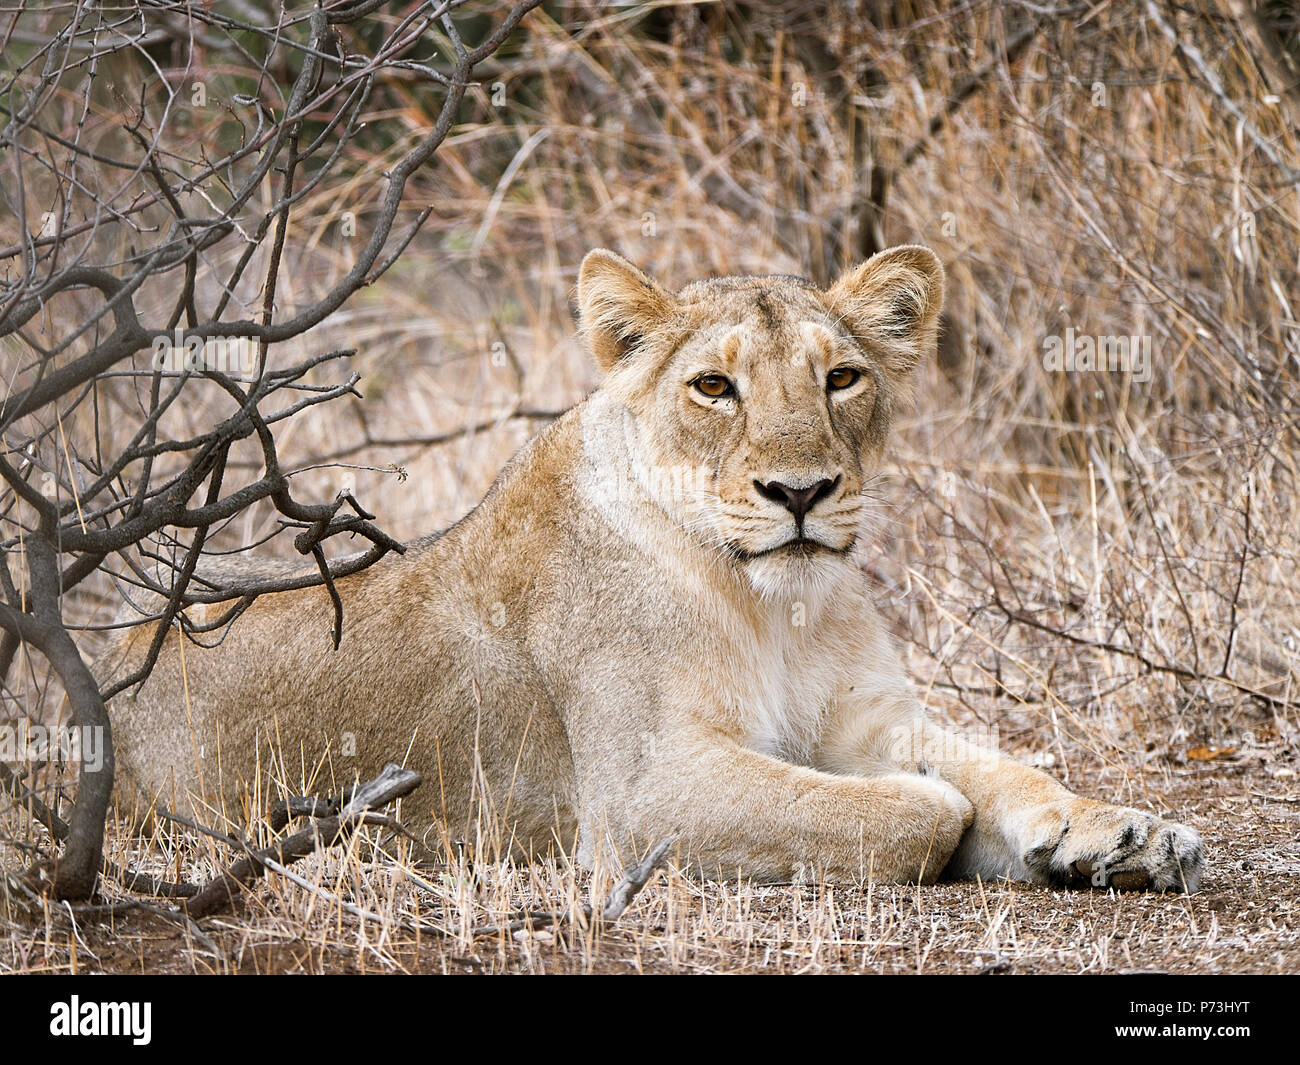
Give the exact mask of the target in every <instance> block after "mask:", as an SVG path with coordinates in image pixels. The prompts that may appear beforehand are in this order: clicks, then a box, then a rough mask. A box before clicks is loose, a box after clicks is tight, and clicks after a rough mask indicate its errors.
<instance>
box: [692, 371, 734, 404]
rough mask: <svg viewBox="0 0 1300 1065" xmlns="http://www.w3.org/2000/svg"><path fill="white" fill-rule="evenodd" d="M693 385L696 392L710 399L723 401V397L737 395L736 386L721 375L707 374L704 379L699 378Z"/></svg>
mask: <svg viewBox="0 0 1300 1065" xmlns="http://www.w3.org/2000/svg"><path fill="white" fill-rule="evenodd" d="M693 383H694V385H695V390H696V391H697V392H699V393H700V395H702V396H708V397H709V399H721V398H722V397H723V396H734V395H735V394H736V386H735V385H733V384H732V383H731V382H730V381H728V380H727V379H726V378H725V377H723V376H722V375H721V374H716V373H710V374H705V375H704V376H703V377H697V378H696V379H695V381H694V382H693Z"/></svg>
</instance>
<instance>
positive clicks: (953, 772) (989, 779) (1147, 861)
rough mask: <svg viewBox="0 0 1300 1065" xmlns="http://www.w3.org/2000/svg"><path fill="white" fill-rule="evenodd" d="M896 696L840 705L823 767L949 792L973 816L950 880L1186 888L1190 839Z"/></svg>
mask: <svg viewBox="0 0 1300 1065" xmlns="http://www.w3.org/2000/svg"><path fill="white" fill-rule="evenodd" d="M909 700H910V696H908V695H904V694H902V693H897V694H896V695H895V696H894V697H893V698H892V699H891V700H885V701H883V702H882V703H879V704H877V705H874V706H870V705H856V706H854V705H850V706H847V707H842V708H840V713H839V718H838V719H837V720H835V721H833V722H832V727H831V728H830V729H828V735H829V740H828V742H827V743H826V744H825V745H824V750H823V752H822V759H823V761H824V762H825V763H826V764H828V765H830V766H833V768H834V769H835V770H836V771H838V772H855V771H858V772H863V773H879V772H882V771H885V770H886V769H887V768H889V767H892V768H893V769H894V770H895V771H899V770H901V771H903V772H915V773H923V774H926V775H933V776H935V777H937V778H938V779H940V780H942V781H944V782H946V783H947V784H950V785H951V786H952V787H954V788H956V789H957V790H958V791H960V792H961V793H962V794H963V795H965V796H966V798H967V799H969V800H970V802H971V804H972V805H973V807H974V818H973V821H972V823H971V825H970V828H969V830H968V831H967V833H966V834H965V836H964V837H963V838H962V840H961V843H960V845H959V846H958V847H957V848H956V850H955V851H954V853H953V856H952V860H951V862H950V863H949V866H948V869H947V872H948V873H949V874H950V875H953V876H976V875H978V876H981V877H984V878H993V877H998V876H1010V877H1013V878H1016V879H1022V880H1032V881H1035V882H1038V883H1057V884H1072V883H1073V884H1087V883H1091V884H1094V885H1095V886H1098V887H1104V886H1109V885H1113V886H1117V887H1150V888H1153V889H1155V890H1157V891H1164V890H1168V889H1171V888H1172V889H1175V890H1188V891H1190V890H1195V888H1196V885H1197V882H1198V881H1199V879H1200V876H1201V872H1202V868H1203V864H1204V861H1203V854H1202V846H1201V839H1200V836H1199V835H1198V834H1197V833H1196V832H1195V831H1194V830H1192V829H1190V828H1187V827H1185V826H1183V825H1177V824H1172V823H1170V822H1166V821H1162V820H1160V819H1159V818H1157V817H1155V816H1153V815H1152V814H1148V813H1144V812H1143V811H1141V810H1135V809H1131V808H1128V807H1122V806H1114V805H1111V804H1109V803H1104V802H1098V801H1096V800H1093V799H1085V798H1081V797H1080V796H1078V795H1075V794H1073V793H1072V792H1071V791H1069V790H1068V789H1067V788H1065V787H1064V786H1063V785H1062V784H1060V783H1059V782H1058V781H1056V780H1054V779H1052V778H1051V777H1050V776H1048V775H1047V774H1046V773H1043V772H1040V771H1039V770H1037V769H1032V768H1030V767H1029V766H1024V765H1021V764H1019V763H1018V762H1015V761H1012V760H1011V759H1010V758H1007V757H1005V756H1003V755H1001V754H999V753H998V752H996V751H994V750H990V749H988V748H985V747H980V746H978V745H977V744H973V743H970V742H969V741H967V740H965V739H963V738H962V737H960V736H958V735H956V734H954V733H952V732H949V731H947V730H945V729H942V728H940V727H938V726H936V725H934V724H933V723H931V722H930V721H928V719H927V718H926V717H925V715H924V713H923V712H922V711H921V710H920V708H919V706H917V705H916V704H915V703H914V702H912V703H911V709H907V705H908V701H909Z"/></svg>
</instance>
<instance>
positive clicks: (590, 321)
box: [578, 248, 673, 371]
mask: <svg viewBox="0 0 1300 1065" xmlns="http://www.w3.org/2000/svg"><path fill="white" fill-rule="evenodd" d="M672 305H673V297H672V294H671V293H669V292H667V291H666V290H665V289H663V288H661V287H660V286H659V285H657V284H655V282H654V281H652V280H651V279H650V278H648V277H647V276H646V275H645V274H643V273H642V272H641V271H640V270H638V269H637V268H636V267H635V266H633V265H632V264H631V263H630V262H628V261H627V260H626V259H624V258H623V257H622V256H621V255H615V254H614V253H613V252H612V251H606V250H605V249H604V248H597V249H596V250H595V251H592V252H588V253H587V257H586V258H585V259H583V260H582V268H581V269H580V270H579V271H578V310H579V312H580V313H581V315H582V331H583V333H584V334H585V335H586V337H587V344H588V345H589V346H590V348H591V353H592V355H593V356H595V359H596V362H597V363H598V364H599V366H600V368H601V369H602V370H604V371H608V370H610V369H611V368H612V367H613V366H614V365H615V364H616V363H617V362H618V361H619V359H621V358H623V357H624V356H625V355H627V353H628V352H629V351H631V350H632V349H633V348H635V347H636V346H637V345H638V344H639V343H640V342H641V338H642V337H644V336H645V335H646V333H648V332H650V331H651V330H652V329H654V328H655V327H656V326H657V325H659V324H660V323H661V322H662V321H663V320H664V319H665V318H666V317H667V316H668V313H669V311H671V310H672Z"/></svg>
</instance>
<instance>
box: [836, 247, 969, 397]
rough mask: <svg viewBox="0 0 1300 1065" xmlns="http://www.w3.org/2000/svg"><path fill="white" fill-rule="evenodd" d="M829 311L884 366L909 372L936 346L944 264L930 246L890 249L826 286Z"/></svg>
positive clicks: (900, 375)
mask: <svg viewBox="0 0 1300 1065" xmlns="http://www.w3.org/2000/svg"><path fill="white" fill-rule="evenodd" d="M827 295H828V296H829V298H830V305H831V310H832V312H833V313H835V314H836V315H838V317H839V319H840V321H841V322H842V323H843V324H844V325H845V326H846V327H847V328H848V330H849V331H850V332H851V333H852V334H853V335H854V336H855V337H856V338H857V339H858V342H859V343H860V344H862V345H863V346H864V347H865V348H866V349H867V350H868V351H870V352H872V353H874V354H876V355H878V356H879V358H880V359H881V360H882V362H883V363H884V365H885V369H886V370H888V371H889V372H890V373H891V374H892V375H894V376H895V377H897V378H903V377H906V376H907V375H909V374H910V373H911V372H912V370H914V369H915V368H916V364H917V363H918V362H919V361H920V360H921V357H922V356H924V355H926V354H928V353H929V352H931V351H933V350H934V346H935V340H936V337H937V335H938V331H939V312H940V311H941V310H942V309H943V265H942V264H941V263H940V262H939V259H938V257H937V256H936V255H935V254H934V252H932V251H931V250H930V249H929V248H923V247H921V246H920V245H918V244H905V245H902V246H900V247H897V248H888V249H886V250H885V251H882V252H879V253H877V254H876V255H873V256H872V257H871V258H870V259H868V260H867V261H866V262H864V263H861V264H859V265H858V266H855V267H853V268H852V269H851V270H848V271H846V272H845V273H844V274H843V275H842V276H841V277H840V278H839V280H837V281H836V282H835V284H833V285H832V286H831V287H830V288H829V289H828V290H827Z"/></svg>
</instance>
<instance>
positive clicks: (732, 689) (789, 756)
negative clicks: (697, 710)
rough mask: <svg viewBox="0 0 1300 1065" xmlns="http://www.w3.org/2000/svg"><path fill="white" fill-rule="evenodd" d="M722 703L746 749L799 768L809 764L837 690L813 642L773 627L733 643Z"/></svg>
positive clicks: (822, 652)
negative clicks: (732, 717)
mask: <svg viewBox="0 0 1300 1065" xmlns="http://www.w3.org/2000/svg"><path fill="white" fill-rule="evenodd" d="M737 644H738V646H737V647H736V648H735V652H736V654H735V657H734V659H733V663H732V668H731V669H730V670H729V671H728V673H729V675H728V676H727V678H726V683H725V691H724V693H723V699H724V705H725V706H726V707H727V709H728V710H729V711H730V712H731V713H732V714H734V715H735V717H736V720H737V723H738V724H739V726H740V729H741V732H742V733H743V735H744V742H745V745H746V746H747V747H749V748H750V749H752V750H755V751H758V752H760V753H761V754H766V755H769V756H771V757H773V758H780V759H781V760H782V761H786V762H793V763H796V764H800V765H810V764H811V763H812V758H813V752H814V751H815V750H816V749H817V746H818V743H819V741H820V738H821V734H822V730H823V728H824V727H825V722H826V718H827V714H828V711H829V709H830V706H831V703H832V700H833V699H834V698H835V694H836V689H837V677H836V671H835V670H834V669H833V668H831V667H830V665H829V663H828V662H827V660H826V652H825V650H824V649H823V648H822V647H821V646H820V645H819V642H818V641H817V640H815V639H813V638H811V637H810V636H808V635H807V634H806V633H803V632H800V631H799V630H798V629H794V630H793V631H790V632H783V631H782V630H781V629H780V628H779V627H771V628H768V629H766V631H763V630H759V631H757V632H753V633H749V634H746V638H744V639H742V640H738V641H737Z"/></svg>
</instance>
